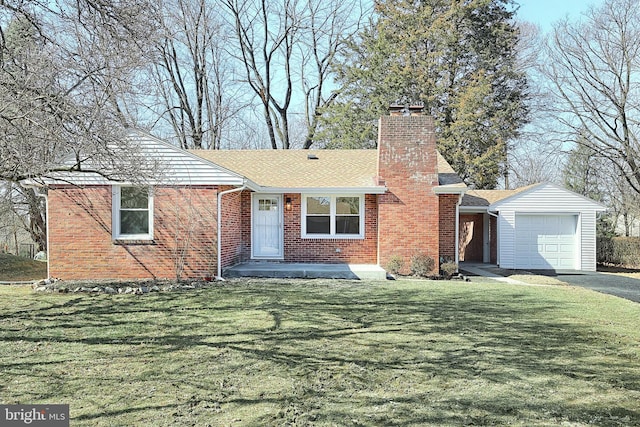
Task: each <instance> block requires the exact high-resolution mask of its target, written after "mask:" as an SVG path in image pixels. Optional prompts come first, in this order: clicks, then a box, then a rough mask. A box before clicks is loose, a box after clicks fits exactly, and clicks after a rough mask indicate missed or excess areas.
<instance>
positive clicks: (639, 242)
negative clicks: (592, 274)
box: [597, 237, 640, 267]
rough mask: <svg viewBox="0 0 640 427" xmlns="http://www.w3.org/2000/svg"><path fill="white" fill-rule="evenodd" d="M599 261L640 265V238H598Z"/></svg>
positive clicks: (602, 262) (632, 265)
mask: <svg viewBox="0 0 640 427" xmlns="http://www.w3.org/2000/svg"><path fill="white" fill-rule="evenodd" d="M597 261H598V263H601V264H612V265H622V266H626V267H640V238H637V237H614V238H607V237H600V238H598V246H597Z"/></svg>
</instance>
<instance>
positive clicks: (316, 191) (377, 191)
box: [252, 187, 387, 194]
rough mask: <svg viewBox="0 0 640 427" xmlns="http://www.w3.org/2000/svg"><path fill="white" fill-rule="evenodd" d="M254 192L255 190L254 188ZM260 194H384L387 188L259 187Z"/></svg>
mask: <svg viewBox="0 0 640 427" xmlns="http://www.w3.org/2000/svg"><path fill="white" fill-rule="evenodd" d="M252 190H254V189H253V188H252ZM254 191H256V192H260V193H273V194H280V193H292V194H293V193H301V194H302V193H304V194H384V193H386V192H387V188H386V187H259V190H254Z"/></svg>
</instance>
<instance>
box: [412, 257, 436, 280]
mask: <svg viewBox="0 0 640 427" xmlns="http://www.w3.org/2000/svg"><path fill="white" fill-rule="evenodd" d="M435 266H436V262H435V261H434V260H433V258H431V257H430V256H429V255H426V254H415V255H414V256H412V257H411V273H412V274H414V275H416V276H422V277H428V276H429V274H430V273H431V272H432V271H433V269H434V268H435Z"/></svg>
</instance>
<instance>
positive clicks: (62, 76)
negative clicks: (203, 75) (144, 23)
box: [0, 2, 141, 182]
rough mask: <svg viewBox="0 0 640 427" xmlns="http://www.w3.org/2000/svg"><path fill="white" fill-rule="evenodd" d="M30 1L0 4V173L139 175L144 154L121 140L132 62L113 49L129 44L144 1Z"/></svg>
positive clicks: (17, 177) (8, 176) (14, 177)
mask: <svg viewBox="0 0 640 427" xmlns="http://www.w3.org/2000/svg"><path fill="white" fill-rule="evenodd" d="M31 6H32V7H28V8H25V9H16V8H15V7H9V6H7V5H6V3H3V4H2V5H0V12H1V13H2V17H3V19H2V21H1V24H0V25H1V27H0V35H1V39H0V43H1V44H0V131H1V132H2V135H3V141H2V144H1V145H0V159H1V160H2V161H1V162H0V179H3V180H7V181H12V182H20V181H22V180H25V179H36V178H38V179H41V178H46V177H51V176H55V175H56V172H60V171H80V172H82V171H86V172H94V173H99V174H101V175H104V176H108V177H110V178H114V179H123V178H124V177H131V176H140V174H139V168H140V161H141V159H140V157H139V156H136V152H135V151H133V149H132V148H131V147H129V146H128V144H127V143H126V141H125V140H124V139H123V138H122V136H123V125H126V124H127V120H126V118H125V116H124V113H123V111H122V109H121V108H120V104H119V103H118V96H120V97H122V96H124V94H125V92H124V91H122V87H123V85H122V84H123V82H125V81H126V80H127V79H126V78H121V77H123V75H122V73H120V71H121V70H123V69H130V67H131V64H130V63H127V64H124V63H118V61H120V60H118V59H116V58H115V57H116V56H117V55H116V52H115V51H113V50H111V49H116V48H118V49H119V48H122V47H124V46H127V47H132V45H131V44H126V43H127V40H128V37H129V36H130V33H129V31H130V30H131V29H132V28H134V26H135V25H134V24H135V21H133V20H134V18H135V17H137V15H136V13H137V12H139V11H140V10H141V5H140V4H139V3H137V2H131V3H130V4H128V5H127V6H126V7H124V9H122V10H120V9H119V10H117V11H116V10H115V9H113V8H112V7H111V6H109V5H107V4H105V5H104V9H100V11H97V10H96V9H95V8H96V7H97V5H96V4H94V3H92V2H89V3H82V2H73V3H70V4H68V5H67V7H68V9H67V8H60V10H54V11H52V10H49V9H46V8H45V7H44V6H43V7H41V8H37V7H35V6H36V5H35V4H34V5H31ZM25 7H26V6H25ZM61 10H62V11H64V10H68V11H69V15H66V14H65V13H64V12H61ZM120 19H122V20H123V21H122V23H121V21H119V20H120ZM129 19H130V20H132V21H129ZM99 27H100V28H102V29H103V32H96V31H97V29H98V28H99ZM114 46H115V47H114ZM116 50H117V49H116ZM122 56H126V57H130V56H131V55H125V54H123V55H122ZM122 61H124V59H122ZM120 99H121V98H120Z"/></svg>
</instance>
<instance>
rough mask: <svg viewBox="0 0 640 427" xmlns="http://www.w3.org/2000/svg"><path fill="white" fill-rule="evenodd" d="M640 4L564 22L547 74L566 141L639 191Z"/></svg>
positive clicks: (623, 2) (621, 1)
mask: <svg viewBox="0 0 640 427" xmlns="http://www.w3.org/2000/svg"><path fill="white" fill-rule="evenodd" d="M639 6H640V2H639V1H638V0H612V1H610V2H605V3H604V4H603V5H602V6H601V7H600V8H597V9H596V8H591V9H590V10H589V12H588V13H586V14H585V15H584V17H583V20H582V21H579V22H577V23H574V24H572V23H569V22H568V21H563V22H560V23H559V24H557V25H556V27H555V29H554V31H553V34H552V38H551V40H550V42H549V47H548V55H549V60H548V62H547V64H546V67H544V69H543V71H544V73H545V75H546V76H547V77H548V78H549V80H550V82H551V85H552V91H553V93H554V94H555V95H556V98H555V104H554V107H555V110H554V113H555V117H556V119H557V120H558V122H559V123H560V124H561V126H562V129H560V130H559V131H558V134H559V136H560V138H561V139H563V140H564V141H572V140H575V138H576V135H578V134H580V133H581V132H583V133H584V138H580V139H579V140H578V142H579V143H582V144H585V145H587V146H588V147H590V148H591V149H593V150H594V151H595V152H596V153H598V155H599V156H601V157H603V158H605V159H608V160H609V161H610V162H611V163H610V164H611V165H613V167H614V168H615V169H617V171H618V173H619V175H620V176H622V177H624V179H625V180H626V181H627V183H628V184H629V186H630V187H631V188H632V189H633V191H635V192H636V193H640V164H639V163H638V162H639V161H640V160H639V159H640V157H639V154H640V152H639V150H640V146H639V145H638V131H639V129H638V125H640V122H639V120H640V104H639V99H640V97H639V95H640V91H639V89H640V62H639V61H640V7H639Z"/></svg>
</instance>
